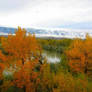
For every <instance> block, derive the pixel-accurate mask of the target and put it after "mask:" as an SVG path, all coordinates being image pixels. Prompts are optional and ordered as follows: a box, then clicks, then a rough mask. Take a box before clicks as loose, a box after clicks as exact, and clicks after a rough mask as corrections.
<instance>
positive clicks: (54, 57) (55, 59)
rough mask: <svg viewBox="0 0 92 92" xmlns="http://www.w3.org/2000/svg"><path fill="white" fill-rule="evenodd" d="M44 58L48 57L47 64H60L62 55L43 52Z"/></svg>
mask: <svg viewBox="0 0 92 92" xmlns="http://www.w3.org/2000/svg"><path fill="white" fill-rule="evenodd" d="M42 55H43V57H46V59H47V62H52V63H55V62H60V60H61V54H60V53H56V52H50V51H43V54H42Z"/></svg>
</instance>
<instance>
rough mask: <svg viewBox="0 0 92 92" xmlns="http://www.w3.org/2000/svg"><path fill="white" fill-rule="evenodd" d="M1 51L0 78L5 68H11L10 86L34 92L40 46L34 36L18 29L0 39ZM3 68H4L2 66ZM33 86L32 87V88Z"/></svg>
mask: <svg viewBox="0 0 92 92" xmlns="http://www.w3.org/2000/svg"><path fill="white" fill-rule="evenodd" d="M1 44H2V49H3V51H4V53H3V52H2V51H0V60H1V62H2V63H0V68H1V71H0V77H1V75H2V73H3V70H4V69H5V68H7V67H8V68H10V67H12V72H13V75H14V76H13V78H14V81H13V82H12V85H15V86H17V87H20V88H23V89H24V92H35V86H34V84H35V85H36V80H37V76H38V72H36V71H37V70H36V67H37V66H38V65H39V60H40V54H41V53H40V52H41V49H40V46H39V45H38V43H37V41H36V38H35V35H31V34H30V33H27V32H26V30H25V29H21V28H20V27H18V30H16V31H15V34H14V35H12V34H9V35H8V37H7V38H5V37H3V38H2V39H1ZM3 65H4V66H5V67H4V66H3ZM33 86H34V87H33Z"/></svg>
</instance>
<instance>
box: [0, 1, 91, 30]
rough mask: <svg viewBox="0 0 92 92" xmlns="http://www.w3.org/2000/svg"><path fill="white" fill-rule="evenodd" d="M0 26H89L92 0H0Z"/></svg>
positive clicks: (77, 27)
mask: <svg viewBox="0 0 92 92" xmlns="http://www.w3.org/2000/svg"><path fill="white" fill-rule="evenodd" d="M0 26H9V27H17V26H21V27H26V28H27V27H30V28H31V27H44V28H62V27H63V28H72V29H92V0H0Z"/></svg>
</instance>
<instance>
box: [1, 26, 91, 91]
mask: <svg viewBox="0 0 92 92" xmlns="http://www.w3.org/2000/svg"><path fill="white" fill-rule="evenodd" d="M0 42H1V43H0V92H92V88H91V87H90V85H91V83H89V80H88V79H87V78H89V77H88V76H87V75H89V74H91V69H92V38H91V37H90V36H89V35H88V34H87V36H86V39H85V40H81V39H74V40H73V42H72V40H68V39H64V40H58V41H57V40H40V39H39V40H37V39H36V37H35V35H34V34H33V35H32V34H30V33H27V31H26V30H25V29H22V28H20V27H18V29H17V30H16V31H15V34H11V33H9V34H8V37H1V38H0ZM38 42H40V43H38ZM71 42H72V44H71V45H70V43H71ZM55 43H56V46H54V44H55ZM41 44H42V45H43V46H46V45H47V46H46V49H47V48H48V47H50V48H49V49H48V50H56V51H57V52H59V53H60V52H62V53H63V54H64V55H65V56H64V57H63V58H62V59H61V62H57V63H53V64H51V63H48V61H47V59H46V58H43V56H42V48H41V46H40V45H41ZM48 45H49V46H48ZM60 45H62V50H61V51H58V50H59V49H60ZM58 46H59V49H57V48H58ZM68 46H69V48H68ZM65 50H66V51H65ZM64 52H65V53H64ZM62 56H63V55H62ZM65 57H67V58H66V60H64V58H65ZM66 61H67V62H66ZM62 63H63V64H62ZM65 65H67V66H68V68H67V66H66V68H64V66H65ZM64 69H65V70H64ZM69 69H70V70H69ZM88 85H89V86H88Z"/></svg>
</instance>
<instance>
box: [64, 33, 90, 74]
mask: <svg viewBox="0 0 92 92" xmlns="http://www.w3.org/2000/svg"><path fill="white" fill-rule="evenodd" d="M66 55H67V57H68V60H69V66H70V69H71V71H73V72H82V73H85V74H89V73H91V71H92V38H91V37H90V36H89V35H88V34H87V35H86V39H85V40H81V39H75V40H74V41H73V43H72V45H71V46H70V48H69V49H68V50H67V51H66Z"/></svg>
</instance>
